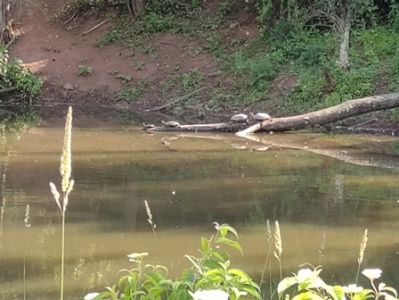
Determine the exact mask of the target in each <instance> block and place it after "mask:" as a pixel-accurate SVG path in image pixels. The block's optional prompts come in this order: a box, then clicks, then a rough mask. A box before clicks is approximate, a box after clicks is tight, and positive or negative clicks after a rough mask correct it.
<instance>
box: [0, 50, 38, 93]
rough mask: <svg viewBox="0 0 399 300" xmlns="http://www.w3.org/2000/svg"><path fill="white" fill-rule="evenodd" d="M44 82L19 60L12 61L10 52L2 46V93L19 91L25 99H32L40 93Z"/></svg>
mask: <svg viewBox="0 0 399 300" xmlns="http://www.w3.org/2000/svg"><path fill="white" fill-rule="evenodd" d="M41 87H42V81H41V80H40V79H39V78H38V77H37V76H35V75H33V74H32V73H30V72H29V71H28V70H27V69H26V68H24V67H23V66H22V62H21V61H20V60H17V59H13V60H10V58H9V56H8V50H7V48H6V47H5V46H4V45H1V44H0V92H1V91H2V90H4V91H5V90H10V91H11V90H13V89H15V90H17V91H18V92H19V93H20V94H21V95H22V96H23V97H26V98H31V97H34V96H35V95H37V94H38V93H39V92H40V89H41Z"/></svg>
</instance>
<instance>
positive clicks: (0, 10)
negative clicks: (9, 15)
mask: <svg viewBox="0 0 399 300" xmlns="http://www.w3.org/2000/svg"><path fill="white" fill-rule="evenodd" d="M5 2H6V0H0V43H1V42H2V41H3V35H4V31H5V29H6V3H5Z"/></svg>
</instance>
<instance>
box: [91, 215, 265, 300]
mask: <svg viewBox="0 0 399 300" xmlns="http://www.w3.org/2000/svg"><path fill="white" fill-rule="evenodd" d="M215 229H216V233H215V234H214V235H213V236H211V237H210V238H209V239H206V238H202V239H201V246H200V256H199V257H196V256H192V255H186V258H187V259H188V260H189V261H190V262H191V264H192V266H191V267H190V268H188V269H186V270H184V271H183V272H182V275H181V276H179V277H178V278H177V279H175V280H172V279H169V278H168V269H167V268H166V267H164V266H160V265H152V264H144V259H145V258H146V257H147V256H148V253H132V254H129V255H128V259H129V261H130V262H132V263H133V268H132V269H130V270H122V271H123V272H125V273H126V275H124V276H123V277H121V278H120V279H119V280H118V283H117V284H115V285H114V286H112V287H108V288H107V289H106V291H104V292H102V293H90V294H88V295H86V297H85V300H91V299H124V300H130V299H140V300H147V299H148V300H150V299H151V300H158V299H159V300H161V299H168V300H191V299H196V300H208V299H209V300H211V299H212V300H227V299H231V300H236V299H242V298H243V299H249V300H250V299H261V296H260V290H259V286H258V285H257V284H256V283H255V282H253V280H252V279H251V278H250V276H249V275H248V274H246V273H245V272H244V271H242V270H241V269H238V268H231V267H230V255H229V253H228V252H227V251H226V250H223V248H226V247H227V248H233V249H235V250H237V251H239V252H240V253H241V254H242V253H243V252H242V248H241V245H240V244H239V243H238V242H237V238H238V235H237V232H236V230H235V229H234V228H232V227H231V226H229V225H227V224H222V225H219V224H217V223H215Z"/></svg>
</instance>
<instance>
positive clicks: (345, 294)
mask: <svg viewBox="0 0 399 300" xmlns="http://www.w3.org/2000/svg"><path fill="white" fill-rule="evenodd" d="M321 271H322V269H321V268H319V267H316V268H314V269H313V270H311V269H309V268H305V269H301V270H299V271H298V273H297V274H294V275H293V276H291V277H286V278H284V279H283V280H282V281H280V283H279V284H278V287H277V292H278V296H279V298H280V299H291V298H292V299H297V300H299V299H312V300H313V299H314V300H338V299H351V300H368V299H379V298H380V297H385V299H392V300H394V299H397V296H398V295H397V292H396V290H395V289H394V288H392V287H388V286H386V284H384V283H380V284H379V285H378V286H376V285H375V283H374V280H375V279H377V278H379V277H380V276H381V273H382V271H381V270H380V269H365V270H364V271H363V272H362V274H363V275H364V276H366V277H367V278H368V279H369V280H370V284H371V287H372V289H365V288H363V287H361V286H357V285H356V284H350V285H348V286H340V285H335V286H331V285H328V284H326V283H325V282H324V281H323V280H322V279H321V278H320V273H321Z"/></svg>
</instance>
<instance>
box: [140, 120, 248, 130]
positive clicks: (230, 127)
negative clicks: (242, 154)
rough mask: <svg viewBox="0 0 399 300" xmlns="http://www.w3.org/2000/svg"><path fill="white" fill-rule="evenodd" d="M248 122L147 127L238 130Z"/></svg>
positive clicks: (159, 128) (155, 128)
mask: <svg viewBox="0 0 399 300" xmlns="http://www.w3.org/2000/svg"><path fill="white" fill-rule="evenodd" d="M246 125H247V124H244V123H232V122H228V123H213V124H193V125H180V126H178V127H168V126H154V127H151V128H145V129H146V131H148V132H153V131H162V132H176V131H182V132H213V131H217V132H236V131H237V130H242V129H244V128H245V127H246Z"/></svg>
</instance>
